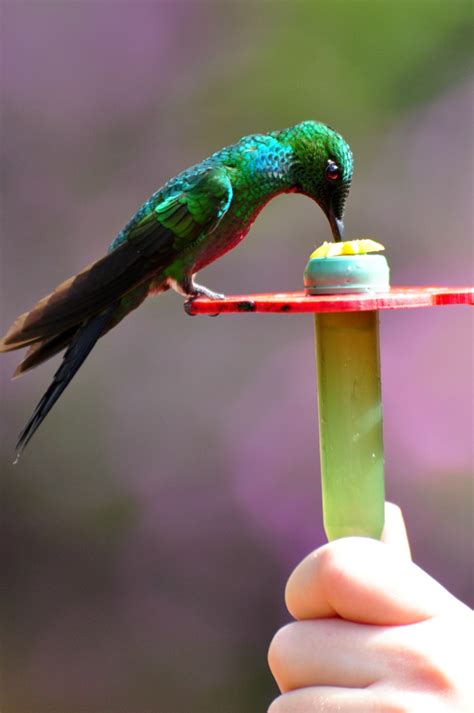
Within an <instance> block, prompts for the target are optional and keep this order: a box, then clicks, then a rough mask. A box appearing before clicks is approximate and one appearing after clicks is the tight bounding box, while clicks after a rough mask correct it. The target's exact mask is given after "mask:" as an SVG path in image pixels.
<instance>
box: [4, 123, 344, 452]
mask: <svg viewBox="0 0 474 713" xmlns="http://www.w3.org/2000/svg"><path fill="white" fill-rule="evenodd" d="M352 167H353V163H352V153H351V150H350V148H349V146H348V145H347V143H346V142H345V141H344V139H343V138H342V136H340V134H338V133H336V131H334V130H333V129H331V128H330V127H328V126H326V125H325V124H322V123H319V122H316V121H304V122H302V123H300V124H297V125H296V126H292V127H290V128H288V129H284V130H282V131H271V132H269V133H266V134H253V135H251V136H245V137H244V138H242V139H240V141H238V142H237V143H235V144H233V145H231V146H227V147H226V148H223V149H221V150H220V151H217V152H216V153H214V154H212V156H210V157H209V158H206V159H205V160H204V161H201V163H198V164H196V165H195V166H192V167H191V168H188V169H186V170H185V171H182V172H181V173H179V174H178V175H177V176H175V178H172V179H171V180H169V181H168V182H167V183H165V185H164V186H163V187H162V188H160V189H159V190H157V191H156V192H155V193H153V195H152V196H151V197H150V198H149V199H148V200H147V201H146V202H145V203H144V204H143V205H142V206H141V208H139V210H138V211H137V213H135V215H134V216H133V217H132V218H131V220H130V221H129V222H128V223H127V225H126V226H125V227H124V228H123V230H121V231H120V233H119V234H118V235H117V237H116V238H115V240H114V241H113V242H112V244H111V245H110V247H109V250H108V253H107V254H106V255H105V257H103V258H101V259H100V260H97V261H96V262H94V263H92V264H91V265H89V266H88V267H86V268H85V269H84V270H82V271H81V272H79V273H78V274H76V275H74V276H73V277H70V278H69V279H68V280H65V281H64V282H62V283H61V284H60V285H59V286H58V287H57V288H56V289H55V290H54V292H52V293H51V294H49V295H47V296H46V297H44V298H43V299H41V300H40V301H39V302H37V304H36V305H35V306H34V307H33V308H32V309H31V310H30V311H29V312H25V313H24V314H22V315H20V316H19V317H18V318H17V319H16V320H15V322H14V323H13V324H12V326H11V327H10V329H9V330H8V332H7V333H6V335H5V336H4V338H3V339H2V340H1V341H0V351H3V352H7V351H10V350H13V349H21V348H22V347H29V349H28V351H27V353H26V355H25V357H24V359H23V361H22V362H21V363H20V364H19V366H18V368H17V369H16V371H15V373H14V375H13V376H14V377H16V376H19V375H21V374H23V373H24V372H25V371H27V370H29V369H31V368H33V367H35V366H37V365H38V364H41V363H42V362H44V361H46V359H49V358H50V357H52V356H54V355H55V354H57V353H59V352H61V351H63V350H64V349H66V351H65V353H64V356H63V360H62V363H61V365H60V367H59V369H58V371H57V372H56V373H55V375H54V378H53V381H52V383H51V385H50V386H49V388H48V389H47V391H46V393H45V394H44V396H43V397H42V398H41V400H40V401H39V403H38V405H37V407H36V409H35V411H34V413H33V415H32V416H31V418H30V420H29V421H28V423H27V424H26V426H25V428H24V429H23V431H22V432H21V434H20V436H19V439H18V443H17V446H16V453H17V459H18V457H19V456H20V454H21V453H22V451H23V449H24V448H25V446H26V445H27V443H28V441H29V440H30V439H31V437H32V436H33V434H34V433H35V431H36V430H37V428H38V427H39V425H40V424H41V423H42V421H43V420H44V418H45V417H46V415H47V414H48V412H49V411H50V410H51V408H52V406H53V405H54V403H55V402H56V401H57V399H58V398H59V396H60V395H61V394H62V392H63V391H64V389H65V388H66V386H67V385H68V384H69V382H70V381H71V379H72V378H73V376H74V374H75V373H76V372H77V371H78V369H79V367H80V366H81V365H82V363H83V362H84V360H85V359H86V357H87V356H88V354H89V353H90V351H91V349H92V348H93V347H94V345H95V343H96V342H97V340H98V339H99V338H100V337H101V336H103V335H104V334H105V333H106V332H108V331H109V330H110V329H112V328H113V327H115V325H116V324H118V323H119V322H120V321H121V320H122V319H123V318H124V317H125V316H126V315H127V314H128V313H129V312H131V311H132V310H134V309H136V307H138V306H139V305H140V304H141V303H142V302H143V300H144V299H145V297H147V296H148V295H152V294H157V293H160V292H164V291H165V290H168V289H169V288H170V287H172V288H173V289H174V290H176V291H177V292H178V293H179V294H181V295H183V296H184V297H185V298H186V300H187V301H186V302H185V307H188V308H189V304H190V302H191V301H192V300H194V299H195V298H197V297H201V296H205V297H208V298H211V299H222V298H223V297H224V295H221V294H218V293H215V292H212V291H211V290H209V289H207V288H206V287H203V286H202V285H198V284H197V283H196V282H195V280H194V278H195V275H196V273H197V272H198V271H199V270H201V269H202V268H204V267H206V265H209V264H210V263H211V262H213V261H214V260H216V259H217V258H219V257H220V256H221V255H223V254H224V253H226V252H227V251H228V250H231V249H232V248H234V247H235V246H236V245H238V243H239V242H240V241H241V240H242V239H243V238H244V237H245V236H246V235H247V233H248V231H249V230H250V227H251V226H252V223H253V222H254V220H255V218H256V217H257V215H258V214H259V212H260V211H261V210H262V208H263V207H264V206H265V205H266V203H268V201H269V200H270V199H271V198H274V197H275V196H277V195H279V194H280V193H302V194H304V195H306V196H309V197H310V198H312V199H313V200H315V201H316V203H318V205H319V206H320V208H321V209H322V210H323V212H324V213H325V215H326V216H327V218H328V220H329V223H330V226H331V230H332V234H333V237H334V239H335V240H342V239H343V223H342V216H343V212H344V206H345V202H346V198H347V195H348V193H349V189H350V185H351V180H352Z"/></svg>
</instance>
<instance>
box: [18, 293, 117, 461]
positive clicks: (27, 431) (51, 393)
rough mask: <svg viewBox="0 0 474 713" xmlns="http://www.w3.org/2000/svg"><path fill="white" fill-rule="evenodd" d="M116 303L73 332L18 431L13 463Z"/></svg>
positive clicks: (110, 315)
mask: <svg viewBox="0 0 474 713" xmlns="http://www.w3.org/2000/svg"><path fill="white" fill-rule="evenodd" d="M117 306H118V303H114V304H112V305H110V307H109V308H108V309H107V310H106V311H105V312H102V313H101V314H98V315H96V316H95V317H92V318H91V319H89V320H88V321H87V322H85V323H84V324H83V325H82V326H81V327H79V329H78V330H77V331H76V334H75V335H74V337H73V339H72V342H71V344H70V345H69V347H68V349H67V351H66V353H65V354H64V357H63V361H62V363H61V366H60V367H59V369H58V370H57V372H56V374H55V375H54V378H53V381H52V383H51V385H50V387H49V388H48V390H47V391H46V393H45V394H44V396H43V397H42V399H41V400H40V402H39V403H38V405H37V407H36V408H35V410H34V413H33V415H32V416H31V418H30V420H29V421H28V423H27V424H26V426H25V428H24V429H23V431H22V432H21V433H20V436H19V438H18V443H17V444H16V459H15V463H17V462H18V460H19V458H20V456H21V454H22V453H23V451H24V449H25V448H26V446H27V444H28V442H29V441H30V439H31V438H32V436H33V434H34V433H35V431H36V430H37V429H38V427H39V426H40V425H41V423H42V422H43V421H44V419H45V418H46V416H47V415H48V413H49V412H50V410H51V409H52V407H53V406H54V404H55V403H56V401H57V400H58V399H59V397H60V396H61V394H62V393H63V391H64V389H65V388H66V386H67V385H68V384H69V382H70V381H71V379H72V378H73V376H74V374H76V372H77V371H78V369H79V368H80V366H81V365H82V364H83V362H84V361H85V359H86V358H87V356H88V355H89V353H90V352H91V350H92V348H93V347H94V344H95V343H96V342H97V340H98V339H99V337H100V336H101V335H102V334H103V332H104V330H105V328H106V327H107V325H108V323H109V322H110V321H111V320H112V319H113V317H114V312H115V310H116V309H117Z"/></svg>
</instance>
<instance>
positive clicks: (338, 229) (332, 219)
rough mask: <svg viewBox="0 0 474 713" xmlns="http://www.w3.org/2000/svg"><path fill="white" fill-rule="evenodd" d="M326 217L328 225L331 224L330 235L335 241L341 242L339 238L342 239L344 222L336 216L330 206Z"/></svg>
mask: <svg viewBox="0 0 474 713" xmlns="http://www.w3.org/2000/svg"><path fill="white" fill-rule="evenodd" d="M327 217H328V220H329V225H330V226H331V230H332V237H333V238H334V240H335V242H336V243H339V242H341V240H344V223H343V222H342V220H341V219H340V218H336V216H335V215H334V211H333V209H332V207H331V208H329V210H328V212H327Z"/></svg>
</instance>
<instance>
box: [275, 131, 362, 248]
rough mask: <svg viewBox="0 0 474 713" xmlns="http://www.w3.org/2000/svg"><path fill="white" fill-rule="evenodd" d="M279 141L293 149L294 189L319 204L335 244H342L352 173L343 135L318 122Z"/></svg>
mask: <svg viewBox="0 0 474 713" xmlns="http://www.w3.org/2000/svg"><path fill="white" fill-rule="evenodd" d="M278 138H279V140H280V141H282V142H284V143H286V144H289V145H290V146H291V148H292V153H293V162H292V168H291V171H292V178H293V181H294V189H295V190H296V192H298V193H303V194H304V195H306V196H309V197H310V198H313V200H315V201H316V203H317V204H318V205H319V206H320V208H321V209H322V210H323V212H324V213H325V215H326V216H327V218H328V220H329V223H330V225H331V230H332V234H333V237H334V240H337V241H339V240H342V239H343V238H344V225H343V222H342V217H343V214H344V207H345V203H346V199H347V196H348V194H349V189H350V187H351V181H352V170H353V162H352V152H351V150H350V148H349V146H348V145H347V143H346V142H345V141H344V139H343V138H342V136H341V135H340V134H338V133H336V132H335V131H334V130H333V129H331V128H329V126H326V125H325V124H320V123H319V122H317V121H304V122H303V123H302V124H297V125H296V126H293V127H292V128H291V129H286V131H282V132H281V133H280V135H279V137H278Z"/></svg>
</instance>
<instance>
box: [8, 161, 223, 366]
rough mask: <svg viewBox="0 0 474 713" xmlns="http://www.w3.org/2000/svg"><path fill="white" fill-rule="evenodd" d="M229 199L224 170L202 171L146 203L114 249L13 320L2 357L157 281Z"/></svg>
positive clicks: (205, 231) (210, 225)
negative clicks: (151, 281)
mask: <svg viewBox="0 0 474 713" xmlns="http://www.w3.org/2000/svg"><path fill="white" fill-rule="evenodd" d="M231 200H232V185H231V182H230V179H229V177H228V175H227V172H226V171H225V170H224V169H222V168H208V169H206V170H203V171H201V172H200V173H199V174H198V175H197V176H194V177H192V178H190V179H188V180H187V181H186V183H185V185H184V188H183V189H182V190H179V191H176V192H173V193H171V195H168V196H167V197H166V198H164V199H160V197H159V196H158V198H157V199H156V200H153V198H152V199H150V201H148V202H147V203H146V204H145V206H144V207H143V208H142V210H141V211H139V213H138V214H137V217H136V218H135V219H132V221H130V223H129V225H128V226H127V228H126V229H125V239H124V240H123V241H122V242H121V243H120V245H119V246H118V247H117V248H115V249H113V250H112V251H111V252H109V253H108V254H107V255H106V256H105V257H103V258H101V259H100V260H97V261H96V262H94V263H92V264H91V265H89V266H88V267H86V268H85V269H84V270H82V271H81V272H79V273H78V274H77V275H73V276H72V277H70V278H69V279H67V280H65V281H64V282H62V283H61V284H60V285H58V287H56V289H55V290H54V291H53V292H52V293H51V294H49V295H47V296H46V297H43V299H41V300H40V301H39V302H37V304H36V305H34V307H33V308H32V309H31V310H30V311H29V312H25V313H24V314H22V315H20V316H19V317H18V318H17V319H16V320H15V321H14V323H13V324H12V326H11V327H10V329H9V330H8V332H7V333H6V334H5V336H4V337H3V339H2V340H1V341H0V352H6V351H11V350H13V349H20V348H22V347H25V346H28V345H30V344H33V343H35V342H37V341H40V340H44V339H50V338H52V337H55V336H56V335H59V334H61V333H63V332H65V331H66V330H69V329H70V328H71V327H74V326H76V325H80V324H82V322H83V321H84V320H85V319H88V318H89V317H91V316H92V315H94V314H98V313H100V312H102V310H104V309H106V308H107V307H108V306H109V305H110V304H111V303H112V302H115V301H117V300H119V299H120V298H121V297H122V296H124V295H126V294H127V293H128V292H129V291H130V290H132V289H133V288H135V287H136V286H137V285H139V284H141V283H143V282H145V281H147V280H149V279H151V278H152V277H156V276H159V274H160V273H161V272H163V270H164V269H166V267H167V266H169V265H170V264H171V263H172V262H173V260H174V259H175V258H176V257H178V256H179V255H180V253H181V252H182V250H183V249H185V248H188V247H191V246H192V244H193V243H194V242H195V241H196V240H197V239H198V238H199V237H200V236H201V235H202V234H206V235H207V234H209V233H210V232H212V231H213V230H215V229H216V227H217V225H218V224H219V222H220V220H221V219H222V217H223V216H224V214H225V213H226V211H227V209H228V208H229V205H230V203H231Z"/></svg>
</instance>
